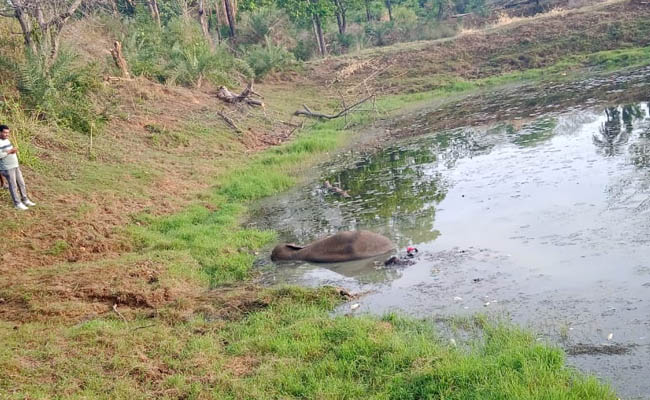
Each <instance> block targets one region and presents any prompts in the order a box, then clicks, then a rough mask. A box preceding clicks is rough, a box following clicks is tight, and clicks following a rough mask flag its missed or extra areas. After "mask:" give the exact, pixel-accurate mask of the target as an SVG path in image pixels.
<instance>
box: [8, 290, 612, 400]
mask: <svg viewBox="0 0 650 400" xmlns="http://www.w3.org/2000/svg"><path fill="white" fill-rule="evenodd" d="M259 299H260V300H261V301H263V302H264V304H267V306H266V308H265V309H263V310H262V311H258V312H254V313H252V314H249V315H248V316H245V317H244V318H243V319H240V320H238V321H235V322H230V323H224V321H219V320H217V321H214V320H210V319H209V316H208V315H206V316H204V317H194V318H192V319H190V320H188V321H186V322H184V323H176V324H164V323H157V324H153V326H152V323H151V322H150V321H148V320H146V319H143V320H135V321H132V322H129V323H125V322H124V321H122V320H121V319H120V318H119V317H118V316H114V318H113V317H110V318H104V319H101V320H93V321H88V322H84V323H80V324H77V325H74V326H70V327H61V326H58V327H51V326H47V325H44V324H26V325H23V326H20V327H19V328H17V329H12V328H11V326H10V325H8V324H6V323H1V325H0V340H1V341H2V343H3V345H4V346H2V347H0V369H1V370H2V371H3V374H1V375H0V389H3V393H5V394H7V397H6V398H10V399H18V398H49V397H50V396H51V395H52V394H54V393H56V394H57V395H58V396H61V398H96V399H146V398H153V397H155V398H169V399H171V398H192V399H194V398H201V399H361V398H368V399H399V400H404V399H590V400H591V399H614V398H615V397H614V395H613V394H612V392H611V390H610V389H609V388H607V387H606V386H603V385H601V384H599V383H597V382H596V381H595V380H594V379H593V378H586V377H584V376H582V375H581V374H579V373H577V372H576V371H574V370H572V369H569V368H567V367H565V366H564V356H563V353H562V351H561V350H559V349H556V348H553V347H549V346H547V345H544V344H541V343H539V342H538V341H537V340H536V339H535V338H534V337H533V336H531V335H530V334H528V333H526V332H523V331H521V330H518V329H515V328H512V327H509V326H505V325H499V324H494V323H488V322H485V320H484V319H483V318H480V317H479V318H475V319H472V320H470V321H468V322H467V323H466V325H467V326H468V327H467V329H470V330H472V331H473V335H472V337H474V338H475V339H472V340H471V341H469V342H463V341H461V340H460V338H459V339H458V344H459V345H458V346H457V347H455V346H450V345H448V344H447V343H448V340H447V339H445V338H443V337H441V336H440V335H439V334H438V333H437V331H436V329H435V328H434V326H433V325H432V323H431V322H428V321H424V320H413V319H404V318H400V317H397V316H394V315H388V316H386V317H384V318H374V317H357V318H349V317H345V316H337V317H331V316H330V311H331V310H332V309H333V307H334V306H335V305H336V304H338V303H339V301H340V300H339V299H338V297H337V294H336V292H335V291H334V290H332V289H331V288H322V289H318V290H308V289H301V288H290V287H288V288H280V289H274V290H271V291H266V292H262V293H259ZM10 349H11V350H10ZM12 389H14V390H15V391H14V392H12Z"/></svg>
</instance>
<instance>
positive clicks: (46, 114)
mask: <svg viewBox="0 0 650 400" xmlns="http://www.w3.org/2000/svg"><path fill="white" fill-rule="evenodd" d="M76 59H77V56H76V55H75V54H73V53H71V52H69V51H65V50H62V51H61V52H60V54H59V56H58V57H57V58H56V60H55V61H54V63H53V64H52V65H51V66H48V65H46V63H45V61H44V60H42V59H40V58H38V57H36V56H32V55H28V56H27V59H26V61H25V62H24V63H22V64H21V65H20V66H19V67H18V75H19V76H18V90H19V92H20V96H21V99H22V101H23V103H24V104H25V106H27V107H28V108H30V109H32V110H33V111H34V112H35V113H36V115H38V116H40V117H41V118H44V119H47V120H48V121H50V122H54V123H56V124H59V125H62V126H65V127H68V128H70V129H72V130H75V131H78V132H83V133H90V132H91V131H93V130H96V129H98V128H99V127H101V125H102V124H103V122H104V121H105V116H104V115H101V114H100V113H98V112H97V110H96V108H95V106H94V101H93V96H94V95H96V94H97V93H98V92H99V90H100V89H101V82H100V80H99V76H100V75H101V74H100V73H99V70H98V67H97V65H96V64H88V65H84V66H79V65H77V64H75V60H76Z"/></svg>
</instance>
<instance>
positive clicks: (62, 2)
mask: <svg viewBox="0 0 650 400" xmlns="http://www.w3.org/2000/svg"><path fill="white" fill-rule="evenodd" d="M84 1H87V0H2V2H0V15H2V16H5V17H12V18H16V19H17V20H18V22H19V23H20V28H21V30H22V33H23V38H24V39H25V46H27V48H28V49H29V50H30V51H31V52H32V53H33V54H34V55H36V56H38V57H40V58H41V59H43V60H44V61H45V62H46V65H51V64H52V62H53V61H54V60H55V59H56V56H57V55H58V52H59V46H60V39H61V31H62V30H63V27H64V26H65V24H66V22H68V20H69V19H70V17H71V16H72V15H73V14H74V13H75V11H77V9H78V8H79V6H80V5H81V4H82V3H83V2H84Z"/></svg>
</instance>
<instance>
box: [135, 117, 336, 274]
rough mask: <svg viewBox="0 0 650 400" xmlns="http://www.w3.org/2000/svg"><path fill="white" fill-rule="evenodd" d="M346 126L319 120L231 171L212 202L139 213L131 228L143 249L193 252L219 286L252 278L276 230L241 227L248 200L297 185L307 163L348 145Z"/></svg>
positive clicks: (214, 193) (214, 191)
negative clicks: (159, 212)
mask: <svg viewBox="0 0 650 400" xmlns="http://www.w3.org/2000/svg"><path fill="white" fill-rule="evenodd" d="M340 128H341V123H340V122H330V123H319V124H316V125H314V126H313V127H311V128H310V129H308V130H307V131H306V132H304V133H303V134H302V135H301V136H300V137H298V138H297V139H296V140H294V141H292V142H290V143H288V144H285V145H283V146H280V147H277V148H274V149H271V150H269V151H266V152H264V153H263V154H260V155H258V156H256V157H254V158H253V159H252V160H250V161H249V162H248V163H245V164H244V166H243V167H239V168H235V169H233V170H231V171H230V172H229V173H226V174H225V175H224V176H223V177H222V178H221V179H220V181H219V184H218V185H217V186H216V188H215V189H214V190H213V192H212V193H210V194H209V195H207V196H204V197H205V199H204V202H203V203H207V204H195V205H193V206H191V207H189V208H187V209H186V210H184V211H182V212H180V213H176V214H174V215H171V216H165V217H158V218H156V217H151V216H149V215H146V214H142V215H139V216H137V217H136V220H137V222H138V223H139V225H135V226H133V227H131V228H130V230H131V232H132V233H133V235H134V236H135V238H136V241H137V242H138V243H139V247H140V249H142V250H147V249H148V250H177V251H189V252H190V254H191V255H192V257H194V259H196V260H197V261H198V263H199V264H200V265H201V267H202V270H203V272H204V273H205V274H206V275H207V276H209V277H210V279H211V282H212V285H213V286H216V285H219V284H224V283H232V282H234V281H241V280H244V279H246V278H248V277H249V271H250V268H251V266H252V264H253V261H254V260H255V258H256V255H255V252H256V251H257V250H259V249H260V248H261V247H263V246H265V245H267V244H269V243H271V241H273V240H274V239H275V234H274V232H271V231H260V230H255V229H243V228H241V227H240V225H239V223H240V221H241V219H242V217H243V216H244V215H245V212H246V204H247V203H248V202H250V201H252V200H257V199H260V198H263V197H267V196H271V195H274V194H277V193H280V192H281V191H284V190H286V189H288V188H289V187H291V186H293V185H294V184H295V183H296V180H297V179H299V172H300V169H301V168H302V167H303V166H304V165H305V164H307V163H309V162H310V161H312V162H313V160H314V158H317V157H319V156H322V155H323V154H324V153H326V152H327V151H330V150H333V149H335V148H337V147H338V146H339V145H340V144H341V143H342V141H343V135H344V134H345V133H346V132H345V131H343V130H341V129H340Z"/></svg>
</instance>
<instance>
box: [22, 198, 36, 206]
mask: <svg viewBox="0 0 650 400" xmlns="http://www.w3.org/2000/svg"><path fill="white" fill-rule="evenodd" d="M23 204H24V205H26V206H30V207H34V206H35V205H36V203H34V202H33V201H31V200H29V199H27V200H25V201H23Z"/></svg>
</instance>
